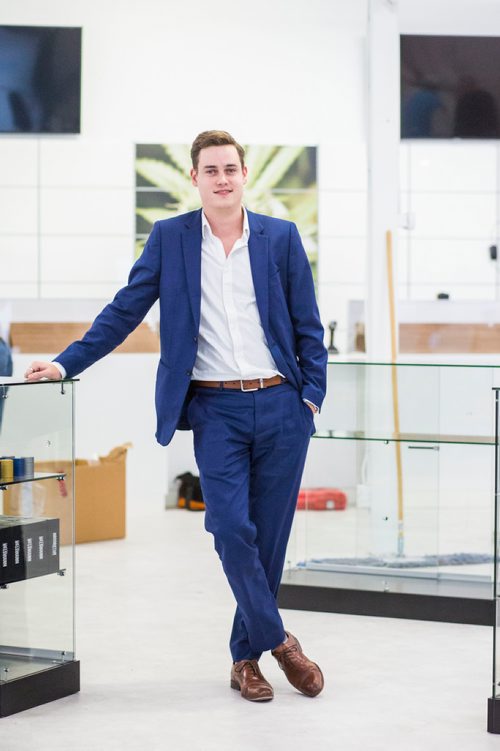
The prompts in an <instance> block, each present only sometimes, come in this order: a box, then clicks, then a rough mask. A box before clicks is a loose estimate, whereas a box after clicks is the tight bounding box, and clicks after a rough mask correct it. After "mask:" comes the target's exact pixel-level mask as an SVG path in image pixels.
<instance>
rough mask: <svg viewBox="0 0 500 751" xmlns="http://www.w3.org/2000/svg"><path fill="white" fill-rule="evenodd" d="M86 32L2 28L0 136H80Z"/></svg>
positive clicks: (74, 29) (0, 41) (69, 29)
mask: <svg viewBox="0 0 500 751" xmlns="http://www.w3.org/2000/svg"><path fill="white" fill-rule="evenodd" d="M81 48H82V30H81V28H67V27H54V26H0V133H79V132H80V95H81Z"/></svg>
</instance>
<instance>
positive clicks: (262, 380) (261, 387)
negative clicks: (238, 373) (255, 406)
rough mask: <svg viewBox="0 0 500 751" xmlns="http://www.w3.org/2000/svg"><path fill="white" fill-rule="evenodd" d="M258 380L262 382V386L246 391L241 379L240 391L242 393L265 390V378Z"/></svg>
mask: <svg viewBox="0 0 500 751" xmlns="http://www.w3.org/2000/svg"><path fill="white" fill-rule="evenodd" d="M258 380H259V381H260V386H256V387H255V388H254V389H246V388H244V386H243V379H242V378H240V390H241V391H258V390H259V389H263V388H264V379H263V378H259V379H258Z"/></svg>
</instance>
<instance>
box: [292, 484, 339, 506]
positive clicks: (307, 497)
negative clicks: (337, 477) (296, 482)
mask: <svg viewBox="0 0 500 751" xmlns="http://www.w3.org/2000/svg"><path fill="white" fill-rule="evenodd" d="M346 506H347V496H346V494H345V493H344V492H343V491H342V490H339V489H338V488H302V489H301V490H300V491H299V497H298V500H297V510H298V511H304V510H307V511H343V510H344V509H345V508H346Z"/></svg>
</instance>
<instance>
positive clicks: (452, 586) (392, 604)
mask: <svg viewBox="0 0 500 751" xmlns="http://www.w3.org/2000/svg"><path fill="white" fill-rule="evenodd" d="M379 579H380V580H379ZM491 589H492V587H491V584H484V583H481V582H475V583H464V582H459V581H454V582H436V581H435V580H429V581H426V580H424V579H423V580H415V581H412V580H411V579H410V578H407V579H404V580H403V579H397V578H394V579H393V580H392V581H389V582H388V580H387V579H384V578H383V577H374V576H363V575H356V574H349V575H335V574H330V573H328V574H325V573H322V572H321V573H320V572H315V571H304V570H298V571H287V572H285V574H284V575H283V579H282V582H281V586H280V590H279V594H278V605H279V607H280V608H289V609H291V610H311V611H318V612H324V613H344V614H346V615H372V616H381V617H385V618H408V619H414V620H420V621H439V622H443V623H467V624H470V625H474V626H493V625H494V623H495V600H494V599H493V597H492V591H491ZM499 701H500V700H499Z"/></svg>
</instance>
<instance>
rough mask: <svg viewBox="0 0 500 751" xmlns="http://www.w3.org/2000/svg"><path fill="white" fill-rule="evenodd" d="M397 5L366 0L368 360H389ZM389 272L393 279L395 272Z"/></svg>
mask: <svg viewBox="0 0 500 751" xmlns="http://www.w3.org/2000/svg"><path fill="white" fill-rule="evenodd" d="M397 5H398V4H397V0H369V2H368V60H367V65H368V75H367V79H368V242H367V250H368V258H367V289H366V308H365V336H366V348H367V356H368V359H369V360H370V359H372V360H374V359H375V360H389V359H390V358H391V337H390V331H391V330H390V318H389V299H388V286H387V261H386V231H387V230H390V231H391V232H392V238H393V249H394V257H396V249H397V222H398V203H399V137H400V136H399V111H400V105H399V88H400V82H399V81H400V78H399V76H400V74H399V70H400V63H399V27H398V7H397ZM393 275H394V281H395V283H396V281H397V279H396V275H395V273H394V271H393ZM396 310H397V307H396ZM396 330H397V329H396Z"/></svg>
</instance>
